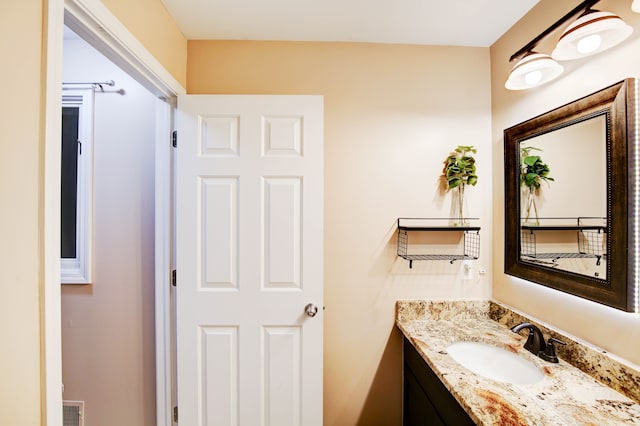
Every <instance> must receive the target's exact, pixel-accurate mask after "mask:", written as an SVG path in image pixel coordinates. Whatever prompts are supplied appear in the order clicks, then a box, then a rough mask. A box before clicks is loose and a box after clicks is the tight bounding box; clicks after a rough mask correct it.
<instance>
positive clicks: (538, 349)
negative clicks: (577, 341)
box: [511, 322, 566, 362]
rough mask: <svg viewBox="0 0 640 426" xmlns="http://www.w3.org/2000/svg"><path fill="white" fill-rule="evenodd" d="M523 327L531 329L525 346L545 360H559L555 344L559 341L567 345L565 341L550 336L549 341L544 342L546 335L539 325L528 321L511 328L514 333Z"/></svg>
mask: <svg viewBox="0 0 640 426" xmlns="http://www.w3.org/2000/svg"><path fill="white" fill-rule="evenodd" d="M523 328H526V329H527V330H529V336H528V337H527V341H526V342H525V343H524V348H525V349H526V350H528V351H529V352H531V353H532V354H534V355H537V356H539V357H540V358H542V359H544V360H545V361H549V362H558V357H557V356H556V348H555V346H553V344H554V343H559V344H561V345H566V343H565V342H563V341H561V340H558V339H555V338H553V337H552V338H550V339H549V343H545V342H544V336H543V335H542V332H541V331H540V329H539V328H538V327H536V326H535V325H533V324H530V323H528V322H523V323H522V324H518V325H516V326H515V327H513V328H511V331H513V332H514V333H518V332H519V331H520V330H522V329H523Z"/></svg>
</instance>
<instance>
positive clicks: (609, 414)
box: [396, 301, 640, 426]
mask: <svg viewBox="0 0 640 426" xmlns="http://www.w3.org/2000/svg"><path fill="white" fill-rule="evenodd" d="M525 320H526V321H527V322H531V323H533V324H536V325H538V326H539V328H541V330H542V331H543V333H544V334H545V337H546V338H548V337H549V336H553V337H556V338H558V339H561V340H563V341H566V342H567V343H568V345H567V346H566V352H565V351H563V350H564V349H565V347H564V346H563V347H559V348H558V350H557V353H558V357H559V358H560V362H559V363H557V364H554V363H550V362H547V361H544V360H542V359H540V358H538V357H537V356H534V355H533V354H531V353H530V352H528V351H527V350H526V349H524V347H523V346H524V342H525V341H526V334H527V333H525V332H522V334H516V333H513V332H512V331H511V330H510V329H509V328H510V327H512V326H513V325H516V324H518V323H520V322H523V321H525ZM396 325H397V326H398V328H399V329H400V330H401V331H402V332H403V333H404V335H405V337H407V339H408V340H409V341H410V342H411V343H412V344H413V346H414V347H415V348H416V349H417V351H418V352H419V353H420V355H421V356H422V358H423V359H424V360H425V362H426V363H427V364H428V365H429V367H430V368H431V369H432V370H433V371H434V372H435V374H436V375H437V376H438V377H439V378H440V380H441V381H442V382H443V384H444V385H445V387H446V388H447V389H448V390H449V391H450V392H451V394H452V395H453V396H454V397H455V398H456V400H458V402H459V403H460V405H462V407H463V408H464V410H465V411H466V412H467V413H468V414H469V416H470V417H471V418H472V419H473V420H474V421H475V422H476V423H477V424H480V425H496V424H500V425H531V426H533V425H545V426H546V425H567V426H569V425H571V426H573V425H598V426H606V425H621V424H624V425H640V403H639V401H640V371H638V370H637V369H636V368H635V366H633V365H628V364H625V363H623V362H619V361H618V360H615V359H612V358H611V357H610V356H609V355H608V354H606V353H605V352H604V351H601V350H597V348H588V347H585V346H584V344H583V343H581V342H578V341H576V340H575V339H572V338H571V337H570V336H563V335H562V334H560V333H558V332H556V331H554V330H550V329H549V328H547V327H546V326H544V324H540V323H537V322H535V321H532V320H530V319H528V318H526V317H523V316H521V314H519V313H517V312H515V311H512V310H510V309H509V308H508V307H505V306H504V305H501V304H499V303H496V302H475V301H474V302H464V301H462V302H431V301H429V302H427V301H398V303H397V307H396ZM457 341H476V342H484V343H489V344H492V345H495V346H498V347H501V348H503V349H507V350H509V351H511V352H514V353H517V354H518V355H520V356H522V357H523V358H525V359H527V360H529V361H531V362H533V363H535V364H536V365H537V366H538V367H539V368H540V369H541V371H542V372H543V373H544V375H545V377H544V379H542V380H541V381H539V382H537V383H534V384H511V383H504V382H499V381H496V380H492V379H489V378H485V377H484V376H481V375H478V374H475V373H473V372H472V371H470V370H468V369H466V368H465V367H463V366H461V365H460V364H458V363H457V362H456V361H454V360H453V359H452V358H451V357H450V356H449V355H448V354H447V346H449V345H450V344H451V343H453V342H457ZM563 355H564V356H563ZM585 358H586V359H585ZM567 359H568V360H569V361H570V362H572V363H573V364H575V365H572V364H570V363H569V362H567ZM596 379H598V380H596ZM603 382H604V383H607V384H608V386H607V385H605V384H604V383H603ZM614 388H615V389H614Z"/></svg>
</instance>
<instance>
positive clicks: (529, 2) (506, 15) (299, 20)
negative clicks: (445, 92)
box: [162, 0, 539, 47]
mask: <svg viewBox="0 0 640 426" xmlns="http://www.w3.org/2000/svg"><path fill="white" fill-rule="evenodd" d="M538 1H539V0H162V2H163V3H164V5H165V6H166V8H167V10H168V11H169V13H170V14H171V16H172V17H173V18H174V20H175V21H176V23H177V24H178V27H179V28H180V30H181V31H182V33H183V34H184V35H185V37H187V39H189V40H291V41H353V42H373V43H403V44H427V45H452V46H478V47H488V46H490V45H491V44H493V42H495V41H496V40H497V39H498V38H500V36H501V35H502V34H504V33H505V32H506V31H507V30H508V29H509V28H510V27H511V26H512V25H513V24H514V23H515V22H516V21H518V20H519V19H520V18H521V17H522V16H524V15H525V14H526V13H527V12H528V11H529V10H530V9H531V8H532V7H533V6H534V5H535V4H536V3H538Z"/></svg>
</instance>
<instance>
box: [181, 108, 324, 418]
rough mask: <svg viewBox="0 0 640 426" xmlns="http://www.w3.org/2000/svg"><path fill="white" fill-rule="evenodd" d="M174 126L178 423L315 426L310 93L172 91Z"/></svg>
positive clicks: (316, 321)
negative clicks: (175, 96) (176, 95)
mask: <svg viewBox="0 0 640 426" xmlns="http://www.w3.org/2000/svg"><path fill="white" fill-rule="evenodd" d="M177 125H178V135H179V143H178V149H177V188H176V203H177V206H176V234H177V241H176V250H177V251H176V263H177V271H178V272H177V275H178V285H177V296H176V297H177V301H176V302H177V345H178V348H177V374H178V407H179V423H180V424H181V425H185V426H192V425H193V426H196V425H198V426H199V425H210V426H212V425H215V426H224V425H244V426H258V425H265V426H266V425H270V426H288V425H304V426H313V425H318V426H319V425H321V424H322V320H323V314H322V259H323V245H322V226H323V101H322V97H319V96H253V95H238V96H236V95H233V96H227V95H186V96H181V97H179V98H178V116H177ZM315 308H317V314H316V315H315V316H312V315H313V311H314V310H315ZM307 310H308V311H309V313H307V312H306V311H307Z"/></svg>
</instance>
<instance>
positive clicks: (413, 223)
mask: <svg viewBox="0 0 640 426" xmlns="http://www.w3.org/2000/svg"><path fill="white" fill-rule="evenodd" d="M454 220H455V219H452V218H403V217H400V218H398V256H400V257H402V258H403V259H406V260H408V261H409V268H412V267H413V261H414V260H448V261H449V262H450V263H453V262H455V261H456V260H466V259H477V258H478V257H480V227H479V226H471V225H469V224H468V223H471V222H473V221H476V220H478V218H463V223H465V225H464V226H453V225H449V223H450V222H451V221H454ZM410 232H460V233H462V234H463V236H464V244H463V246H464V251H463V254H417V253H409V233H410Z"/></svg>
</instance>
